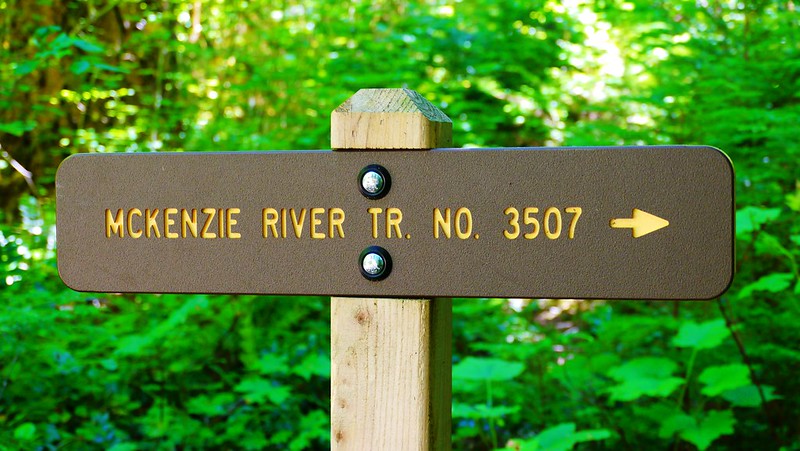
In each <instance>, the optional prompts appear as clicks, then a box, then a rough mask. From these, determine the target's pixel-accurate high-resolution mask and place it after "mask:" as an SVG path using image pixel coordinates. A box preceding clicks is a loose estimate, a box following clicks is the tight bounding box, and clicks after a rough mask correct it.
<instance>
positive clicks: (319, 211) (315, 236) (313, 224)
mask: <svg viewBox="0 0 800 451" xmlns="http://www.w3.org/2000/svg"><path fill="white" fill-rule="evenodd" d="M322 214H325V209H324V208H312V209H311V226H310V227H309V229H310V231H311V238H313V239H315V240H321V239H323V238H325V234H324V233H322V232H317V226H318V225H322V219H319V218H317V216H319V215H322Z"/></svg>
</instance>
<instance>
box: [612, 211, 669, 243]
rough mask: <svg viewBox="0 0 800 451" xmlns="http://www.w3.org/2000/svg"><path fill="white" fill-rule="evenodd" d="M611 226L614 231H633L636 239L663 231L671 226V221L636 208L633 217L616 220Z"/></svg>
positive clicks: (613, 220)
mask: <svg viewBox="0 0 800 451" xmlns="http://www.w3.org/2000/svg"><path fill="white" fill-rule="evenodd" d="M609 225H610V226H611V228H612V229H631V235H633V237H634V238H639V237H640V236H645V235H647V234H648V233H650V232H655V231H656V230H659V229H663V228H664V227H666V226H668V225H669V221H667V220H666V219H664V218H659V217H658V216H656V215H654V214H651V213H648V212H646V211H644V210H639V209H638V208H634V209H633V217H631V218H614V219H612V220H611V222H610V223H609Z"/></svg>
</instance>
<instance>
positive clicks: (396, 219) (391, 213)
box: [386, 207, 403, 238]
mask: <svg viewBox="0 0 800 451" xmlns="http://www.w3.org/2000/svg"><path fill="white" fill-rule="evenodd" d="M402 221H403V212H402V211H400V209H399V208H394V207H389V208H387V209H386V238H391V237H392V229H394V233H395V235H397V237H398V238H402V237H403V234H402V232H400V223H401V222H402Z"/></svg>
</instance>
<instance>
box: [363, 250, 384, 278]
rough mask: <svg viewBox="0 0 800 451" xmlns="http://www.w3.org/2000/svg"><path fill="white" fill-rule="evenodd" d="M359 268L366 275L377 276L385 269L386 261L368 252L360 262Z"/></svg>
mask: <svg viewBox="0 0 800 451" xmlns="http://www.w3.org/2000/svg"><path fill="white" fill-rule="evenodd" d="M361 267H362V268H364V272H366V273H367V274H370V275H373V276H377V275H378V274H380V273H382V272H383V270H384V269H385V268H386V260H384V259H383V257H382V256H381V255H378V254H376V253H374V252H370V253H368V254H367V255H365V256H364V259H363V260H361Z"/></svg>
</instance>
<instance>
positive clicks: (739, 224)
mask: <svg viewBox="0 0 800 451" xmlns="http://www.w3.org/2000/svg"><path fill="white" fill-rule="evenodd" d="M780 214H781V210H780V208H763V207H752V206H750V207H744V208H742V209H740V210H738V211H737V212H736V236H737V237H742V236H746V235H749V234H750V233H752V232H753V231H755V230H758V229H759V228H761V226H762V225H764V224H766V223H768V222H770V221H774V220H776V219H778V217H779V216H780Z"/></svg>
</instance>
